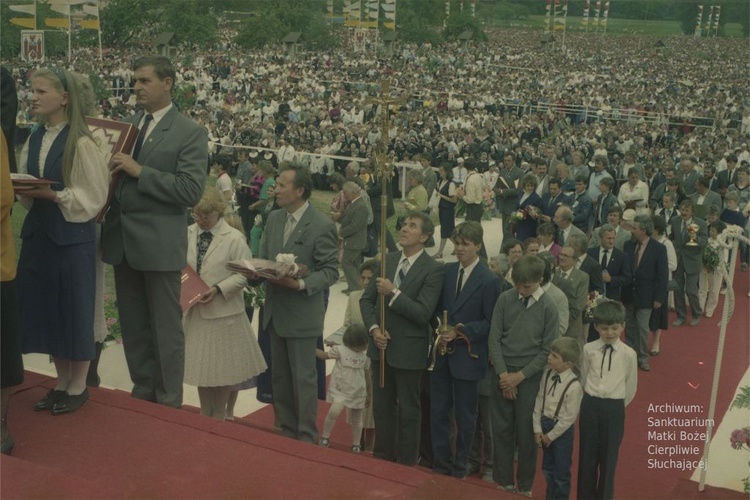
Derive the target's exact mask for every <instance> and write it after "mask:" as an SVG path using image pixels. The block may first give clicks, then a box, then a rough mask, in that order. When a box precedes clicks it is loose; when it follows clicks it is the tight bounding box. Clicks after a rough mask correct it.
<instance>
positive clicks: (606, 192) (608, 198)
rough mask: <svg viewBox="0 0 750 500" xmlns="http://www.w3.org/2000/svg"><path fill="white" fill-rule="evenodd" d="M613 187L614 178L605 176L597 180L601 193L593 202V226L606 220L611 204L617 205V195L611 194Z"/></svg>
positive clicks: (597, 225) (599, 224)
mask: <svg viewBox="0 0 750 500" xmlns="http://www.w3.org/2000/svg"><path fill="white" fill-rule="evenodd" d="M614 187H615V181H614V179H611V178H610V177H605V178H604V179H602V180H601V181H600V182H599V190H600V191H601V194H600V195H599V196H598V197H597V198H596V200H595V202H594V227H595V228H597V227H599V226H601V225H603V224H604V223H605V222H607V216H608V215H609V210H610V208H612V207H613V206H618V201H617V196H615V195H614V194H612V190H613V188H614Z"/></svg>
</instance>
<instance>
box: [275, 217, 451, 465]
mask: <svg viewBox="0 0 750 500" xmlns="http://www.w3.org/2000/svg"><path fill="white" fill-rule="evenodd" d="M434 231H435V226H434V225H433V223H432V221H431V220H430V218H429V217H428V216H427V215H425V214H424V213H422V212H412V213H410V214H409V215H407V216H406V218H405V220H404V225H403V227H402V228H401V237H400V238H399V243H400V244H401V248H402V251H401V252H393V253H390V254H388V255H387V256H386V269H385V276H386V278H378V279H376V280H374V281H373V282H371V283H370V285H369V286H368V287H367V289H366V290H365V292H364V294H363V295H362V299H361V300H360V308H361V310H362V318H363V320H364V323H365V326H367V328H368V330H369V332H370V335H371V336H372V341H371V342H370V346H369V348H368V349H367V355H368V356H369V358H370V359H372V360H373V361H374V362H379V361H380V356H381V355H382V354H383V353H384V354H385V367H384V372H383V377H384V381H385V384H384V387H380V369H379V368H377V367H375V368H374V369H373V370H372V381H373V383H372V386H373V416H374V417H375V427H376V428H377V429H378V432H377V433H376V434H375V447H374V449H373V456H375V457H376V458H381V459H384V460H391V461H397V462H399V463H401V464H405V465H415V464H416V463H417V459H418V456H419V436H420V427H421V404H420V399H419V385H420V381H421V379H422V374H423V373H424V371H425V368H427V352H428V349H429V344H430V339H431V337H432V336H431V328H430V323H429V322H430V318H432V317H433V315H434V313H435V307H436V306H437V303H438V300H439V299H440V292H441V291H442V288H443V267H442V265H440V264H439V263H437V262H436V261H435V260H434V259H433V258H432V257H430V256H429V255H428V254H427V253H426V252H425V251H424V246H425V243H427V241H428V240H429V239H430V236H431V235H432V233H433V232H434ZM379 274H380V272H378V273H376V276H378V275H379ZM381 301H385V304H386V305H385V308H386V316H385V325H381V324H380V302H381ZM274 370H275V368H274Z"/></svg>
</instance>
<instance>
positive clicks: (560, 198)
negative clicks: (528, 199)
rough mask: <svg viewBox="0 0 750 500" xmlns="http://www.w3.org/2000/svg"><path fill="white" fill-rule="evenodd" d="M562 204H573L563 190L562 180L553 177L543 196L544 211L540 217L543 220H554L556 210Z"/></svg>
mask: <svg viewBox="0 0 750 500" xmlns="http://www.w3.org/2000/svg"><path fill="white" fill-rule="evenodd" d="M560 205H567V206H570V205H572V202H571V200H570V198H569V197H568V196H567V195H565V194H563V192H562V181H560V179H558V178H557V177H553V178H552V179H550V181H549V191H548V192H547V193H544V196H542V212H543V214H544V215H542V216H541V217H540V219H541V220H542V221H543V222H552V219H553V218H554V217H555V212H556V211H557V209H558V208H559V207H560Z"/></svg>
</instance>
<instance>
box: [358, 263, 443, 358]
mask: <svg viewBox="0 0 750 500" xmlns="http://www.w3.org/2000/svg"><path fill="white" fill-rule="evenodd" d="M402 255H403V254H402V253H401V252H391V253H389V254H388V255H387V256H386V263H385V266H386V267H385V276H386V278H388V279H389V280H391V281H393V280H394V278H395V277H396V268H398V264H399V261H400V260H401V256H402ZM379 275H380V269H378V270H377V271H376V272H375V276H379ZM398 288H399V290H400V292H401V293H399V295H398V297H396V299H395V300H393V301H392V303H391V300H392V299H391V298H390V297H385V300H386V308H385V310H386V313H385V329H386V331H387V332H388V333H389V334H390V336H391V340H390V341H389V342H388V347H387V348H386V354H385V359H386V362H387V363H388V364H389V365H390V366H392V367H394V368H399V369H403V370H424V369H425V368H427V353H428V349H429V344H430V339H432V328H431V327H430V319H431V318H432V317H433V316H434V314H435V307H436V306H437V303H438V300H439V299H440V292H441V291H442V289H443V266H442V265H441V264H439V263H438V262H437V261H435V259H433V258H432V257H430V256H429V255H428V254H427V252H422V254H421V255H420V256H419V257H418V258H417V260H416V262H414V264H413V265H412V266H411V268H409V272H408V273H406V276H404V279H403V281H402V282H401V283H400V285H399V287H398ZM383 299H384V298H383V296H382V295H380V294H379V293H378V292H377V290H376V289H375V280H372V281H371V282H370V285H369V286H368V287H367V289H366V290H365V293H363V294H362V299H360V307H361V309H362V318H363V319H364V321H365V327H366V328H367V329H368V330H369V329H370V328H371V327H372V326H373V325H380V301H381V300H383ZM380 326H382V325H380ZM367 356H369V357H370V359H373V360H379V359H380V351H379V350H378V348H377V347H375V342H374V341H373V340H372V339H371V340H370V345H369V347H368V348H367Z"/></svg>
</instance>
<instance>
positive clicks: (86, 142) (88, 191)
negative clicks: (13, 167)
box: [18, 123, 109, 222]
mask: <svg viewBox="0 0 750 500" xmlns="http://www.w3.org/2000/svg"><path fill="white" fill-rule="evenodd" d="M64 127H65V123H61V124H58V125H55V126H52V127H47V132H46V133H45V134H44V137H42V146H41V150H40V151H39V164H40V165H39V176H40V177H44V164H45V162H46V160H47V155H48V154H49V151H50V148H51V147H52V143H53V142H55V139H56V138H57V136H58V135H59V134H60V132H61V131H62V129H63V128H64ZM28 161H29V141H28V140H27V141H26V144H24V146H23V150H22V151H21V161H20V163H19V168H18V171H19V172H20V173H24V174H26V173H28ZM108 190H109V168H108V167H107V162H106V160H105V159H104V155H103V154H102V152H101V150H100V149H99V146H97V144H96V143H95V142H94V141H93V140H92V139H91V138H89V137H86V136H83V137H81V138H80V139H78V144H77V147H76V154H75V157H74V158H73V169H72V171H71V173H70V186H66V187H65V188H63V189H62V191H57V196H56V198H55V203H57V204H58V205H59V207H60V211H61V212H62V215H63V217H64V218H65V220H66V221H67V222H87V221H89V220H91V219H93V218H94V217H95V216H96V214H97V213H99V210H101V209H102V207H103V206H104V203H105V202H106V201H107V192H108ZM33 202H34V198H30V197H28V196H21V203H22V204H23V206H24V207H26V208H27V209H29V208H31V205H32V204H33Z"/></svg>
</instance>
